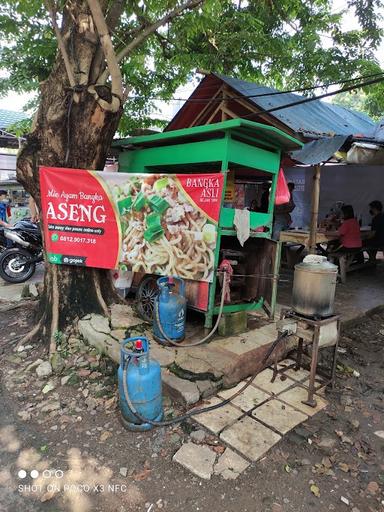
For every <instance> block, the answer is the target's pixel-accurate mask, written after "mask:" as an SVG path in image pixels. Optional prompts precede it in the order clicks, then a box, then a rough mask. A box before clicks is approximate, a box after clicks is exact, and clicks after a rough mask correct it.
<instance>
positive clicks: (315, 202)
mask: <svg viewBox="0 0 384 512" xmlns="http://www.w3.org/2000/svg"><path fill="white" fill-rule="evenodd" d="M319 200H320V164H317V165H315V166H314V172H313V184H312V210H311V226H310V231H309V252H310V254H315V253H316V235H317V222H318V218H319Z"/></svg>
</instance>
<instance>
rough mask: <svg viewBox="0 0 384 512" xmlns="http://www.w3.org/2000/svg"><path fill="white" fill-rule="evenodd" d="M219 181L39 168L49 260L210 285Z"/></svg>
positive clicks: (219, 178) (207, 176) (210, 177)
mask: <svg viewBox="0 0 384 512" xmlns="http://www.w3.org/2000/svg"><path fill="white" fill-rule="evenodd" d="M223 178H224V176H223V175H222V174H221V173H212V174H132V173H114V172H98V171H84V170H80V169H62V168H53V167H40V187H41V203H42V219H43V224H44V239H45V249H46V253H47V258H48V260H49V261H50V263H56V264H65V265H81V266H87V267H98V268H107V269H113V268H121V269H123V270H124V269H130V270H132V271H134V272H144V273H148V274H159V275H175V276H178V277H181V278H184V279H191V280H196V281H207V282H210V281H212V278H213V270H214V251H215V247H216V239H217V225H218V220H219V215H220V205H221V200H222V193H223Z"/></svg>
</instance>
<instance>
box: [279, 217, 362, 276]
mask: <svg viewBox="0 0 384 512" xmlns="http://www.w3.org/2000/svg"><path fill="white" fill-rule="evenodd" d="M370 233H371V228H370V227H369V226H367V227H365V226H363V227H362V228H361V229H360V235H361V239H362V240H366V239H367V238H369V234H370ZM338 238H339V236H338V233H337V232H336V231H323V230H320V231H317V233H316V246H317V248H318V250H319V252H320V253H323V254H324V255H327V253H326V251H325V249H324V248H323V247H322V244H328V243H329V242H332V241H333V240H338ZM280 242H283V243H288V244H291V245H293V246H296V247H297V248H295V249H294V248H292V249H290V250H287V251H284V252H285V257H286V261H287V265H288V267H289V268H293V267H294V266H295V264H296V263H298V262H299V261H300V260H301V254H302V252H303V251H304V249H305V248H307V249H308V248H309V231H307V230H304V229H290V230H288V231H281V233H280ZM344 274H345V273H344V272H343V281H345V275H344Z"/></svg>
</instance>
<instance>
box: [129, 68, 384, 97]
mask: <svg viewBox="0 0 384 512" xmlns="http://www.w3.org/2000/svg"><path fill="white" fill-rule="evenodd" d="M375 77H376V78H378V77H383V79H384V72H380V73H372V74H370V75H361V76H358V77H356V78H349V79H347V80H338V81H336V82H328V83H325V84H319V85H314V86H312V87H300V88H297V89H288V90H285V91H273V92H267V93H260V94H244V95H242V96H230V97H228V98H227V100H228V101H231V100H237V99H252V98H263V97H266V96H279V95H281V94H293V93H297V92H306V91H313V90H314V89H325V88H327V87H330V86H332V85H340V84H348V83H351V82H356V81H358V80H364V79H366V78H375ZM261 87H268V86H263V85H261ZM353 88H354V87H352V89H353ZM345 90H346V89H344V88H343V90H342V92H343V91H345ZM128 99H131V100H136V99H137V100H139V99H146V100H157V101H165V102H170V101H185V102H186V103H216V102H217V103H221V102H222V101H223V99H225V98H222V97H219V98H212V97H206V98H170V99H168V100H167V99H164V98H161V97H160V96H128Z"/></svg>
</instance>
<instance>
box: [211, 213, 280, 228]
mask: <svg viewBox="0 0 384 512" xmlns="http://www.w3.org/2000/svg"><path fill="white" fill-rule="evenodd" d="M234 217H235V209H234V208H222V209H221V213H220V219H219V226H220V227H221V228H227V229H233V220H234ZM249 220H250V227H251V229H257V228H259V227H261V226H268V225H269V224H270V223H271V221H272V215H270V214H268V213H260V212H250V219H249Z"/></svg>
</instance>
